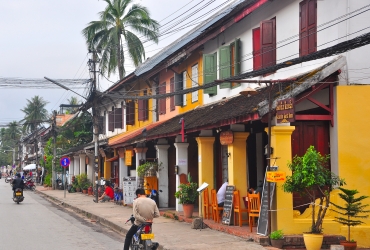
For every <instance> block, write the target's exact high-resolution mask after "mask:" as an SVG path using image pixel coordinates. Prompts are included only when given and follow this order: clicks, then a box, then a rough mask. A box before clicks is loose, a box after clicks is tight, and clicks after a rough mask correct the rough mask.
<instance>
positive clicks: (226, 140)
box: [220, 131, 234, 145]
mask: <svg viewBox="0 0 370 250" xmlns="http://www.w3.org/2000/svg"><path fill="white" fill-rule="evenodd" d="M233 141H234V134H233V131H223V132H221V133H220V143H221V145H229V144H232V143H233Z"/></svg>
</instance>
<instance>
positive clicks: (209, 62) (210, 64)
mask: <svg viewBox="0 0 370 250" xmlns="http://www.w3.org/2000/svg"><path fill="white" fill-rule="evenodd" d="M216 62H217V53H214V54H204V55H203V84H204V85H206V84H207V83H211V82H213V81H214V80H216V79H217V63H216ZM203 93H204V94H209V95H217V85H216V86H213V87H209V88H206V89H204V92H203Z"/></svg>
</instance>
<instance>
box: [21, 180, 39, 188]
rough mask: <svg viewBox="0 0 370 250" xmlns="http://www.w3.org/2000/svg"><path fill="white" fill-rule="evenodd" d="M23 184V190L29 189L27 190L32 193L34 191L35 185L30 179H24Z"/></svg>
mask: <svg viewBox="0 0 370 250" xmlns="http://www.w3.org/2000/svg"><path fill="white" fill-rule="evenodd" d="M23 182H24V188H25V189H29V190H32V191H35V190H36V185H35V183H34V182H33V180H32V179H26V180H24V181H23Z"/></svg>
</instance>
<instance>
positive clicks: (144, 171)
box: [137, 161, 158, 177]
mask: <svg viewBox="0 0 370 250" xmlns="http://www.w3.org/2000/svg"><path fill="white" fill-rule="evenodd" d="M155 171H158V163H157V162H149V161H147V162H145V163H144V164H141V165H140V166H138V167H137V174H138V176H139V177H144V176H153V173H154V172H155Z"/></svg>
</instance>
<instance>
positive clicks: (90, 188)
mask: <svg viewBox="0 0 370 250" xmlns="http://www.w3.org/2000/svg"><path fill="white" fill-rule="evenodd" d="M87 194H88V195H93V188H92V187H89V188H88V189H87Z"/></svg>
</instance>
